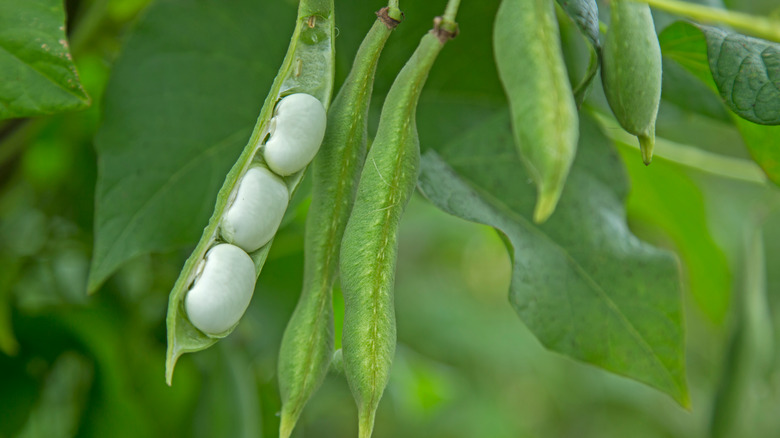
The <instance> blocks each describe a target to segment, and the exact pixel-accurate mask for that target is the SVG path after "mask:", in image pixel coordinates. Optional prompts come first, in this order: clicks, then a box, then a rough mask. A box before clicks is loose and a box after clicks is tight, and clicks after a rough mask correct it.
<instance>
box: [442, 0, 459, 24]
mask: <svg viewBox="0 0 780 438" xmlns="http://www.w3.org/2000/svg"><path fill="white" fill-rule="evenodd" d="M459 6H460V0H449V1H448V2H447V9H445V10H444V15H443V16H442V18H443V19H444V21H445V22H447V21H449V22H452V23H454V22H455V16H456V15H458V7H459Z"/></svg>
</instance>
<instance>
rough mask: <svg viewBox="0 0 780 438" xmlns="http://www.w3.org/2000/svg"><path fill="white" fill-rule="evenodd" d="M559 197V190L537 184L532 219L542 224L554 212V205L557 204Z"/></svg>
mask: <svg viewBox="0 0 780 438" xmlns="http://www.w3.org/2000/svg"><path fill="white" fill-rule="evenodd" d="M560 198H561V190H554V189H549V188H547V187H544V186H543V185H540V186H539V190H538V191H537V197H536V206H534V214H533V219H534V222H535V223H537V224H543V223H544V222H546V221H547V219H549V218H550V216H552V214H553V213H555V207H557V206H558V200H560Z"/></svg>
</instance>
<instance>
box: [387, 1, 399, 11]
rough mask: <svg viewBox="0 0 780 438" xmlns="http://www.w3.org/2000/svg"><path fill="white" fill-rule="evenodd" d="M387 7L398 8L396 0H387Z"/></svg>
mask: <svg viewBox="0 0 780 438" xmlns="http://www.w3.org/2000/svg"><path fill="white" fill-rule="evenodd" d="M387 7H388V8H396V9H399V7H398V0H390V1H389V2H387Z"/></svg>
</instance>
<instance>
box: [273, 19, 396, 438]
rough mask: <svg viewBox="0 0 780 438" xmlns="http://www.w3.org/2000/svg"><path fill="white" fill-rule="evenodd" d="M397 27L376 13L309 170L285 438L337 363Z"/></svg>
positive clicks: (285, 349) (282, 357) (288, 349)
mask: <svg viewBox="0 0 780 438" xmlns="http://www.w3.org/2000/svg"><path fill="white" fill-rule="evenodd" d="M400 21H401V11H400V10H399V9H398V8H397V7H387V8H383V9H381V10H380V11H378V12H377V20H376V22H375V23H374V25H373V27H371V30H369V32H368V34H367V35H366V37H365V39H364V40H363V42H362V43H361V45H360V48H359V49H358V51H357V54H356V56H355V61H354V63H353V65H352V70H351V71H350V73H349V75H348V76H347V79H346V80H345V82H344V85H343V86H342V87H341V89H340V90H339V93H338V95H337V96H336V98H335V99H334V100H333V104H332V105H331V107H330V110H329V112H328V125H327V129H326V132H325V139H324V141H323V143H322V146H321V147H320V152H319V153H318V155H317V157H316V158H315V160H314V162H313V164H312V167H313V168H312V171H313V189H312V201H311V206H310V207H309V213H308V216H307V220H306V240H305V264H304V276H303V289H302V291H301V296H300V299H299V300H298V305H297V306H296V308H295V311H294V312H293V314H292V317H291V318H290V321H289V322H288V323H287V329H286V330H285V332H284V337H283V338H282V345H281V348H280V351H279V367H278V370H279V390H280V392H281V397H282V411H281V424H280V426H279V436H280V437H282V438H287V437H289V436H290V434H291V433H292V430H293V428H294V427H295V424H296V422H297V421H298V417H299V416H300V414H301V411H302V410H303V408H304V406H305V404H306V402H307V401H308V400H309V398H310V397H311V396H312V394H314V392H315V391H316V390H317V388H318V387H319V386H320V385H321V384H322V381H323V379H324V378H325V376H326V375H327V373H328V368H329V365H330V362H331V358H332V357H333V345H334V340H333V303H332V294H331V292H332V288H333V283H334V281H335V280H336V276H337V274H338V260H339V249H340V248H341V239H342V236H343V235H344V228H345V227H346V225H347V220H348V219H349V214H350V212H351V211H352V205H353V203H354V201H355V193H356V190H357V184H358V180H359V179H360V171H361V169H362V168H363V163H364V161H365V158H366V145H367V142H368V132H367V130H368V126H367V119H368V109H369V104H370V102H371V92H372V90H373V85H374V74H375V72H376V67H377V64H378V61H379V56H380V54H381V53H382V49H383V48H384V45H385V42H386V41H387V39H388V37H389V36H390V34H391V33H392V31H393V29H395V27H396V26H397V25H398V23H399V22H400Z"/></svg>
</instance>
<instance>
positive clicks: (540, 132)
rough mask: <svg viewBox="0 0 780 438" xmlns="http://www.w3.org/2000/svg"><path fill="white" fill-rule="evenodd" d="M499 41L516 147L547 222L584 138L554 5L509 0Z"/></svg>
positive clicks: (540, 217)
mask: <svg viewBox="0 0 780 438" xmlns="http://www.w3.org/2000/svg"><path fill="white" fill-rule="evenodd" d="M493 40H494V46H495V57H496V66H497V67H498V73H499V77H500V78H501V82H502V83H503V85H504V89H505V90H506V95H507V98H508V99H509V109H510V111H511V113H512V131H513V132H514V136H515V144H516V146H517V149H518V152H519V153H520V158H521V159H522V160H523V163H524V164H525V167H526V168H527V169H528V173H529V175H530V176H531V178H532V179H533V181H534V183H536V187H537V193H538V195H537V199H536V207H535V209H534V216H533V217H534V221H535V222H544V221H546V220H547V218H548V217H549V216H550V215H551V214H552V213H553V212H554V211H555V207H556V205H557V204H558V199H559V198H560V197H561V192H562V191H563V187H564V184H565V183H566V178H567V177H568V175H569V169H570V168H571V164H572V162H574V156H575V155H576V151H577V139H578V137H579V118H578V116H577V105H576V103H575V100H574V95H573V93H572V89H571V85H570V83H569V79H568V76H567V74H566V65H565V64H564V60H563V52H562V50H561V41H560V36H559V34H558V23H557V21H556V19H555V9H554V3H553V2H552V1H550V0H503V1H502V2H501V6H500V7H499V10H498V14H497V16H496V24H495V27H494V32H493Z"/></svg>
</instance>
